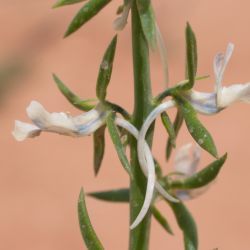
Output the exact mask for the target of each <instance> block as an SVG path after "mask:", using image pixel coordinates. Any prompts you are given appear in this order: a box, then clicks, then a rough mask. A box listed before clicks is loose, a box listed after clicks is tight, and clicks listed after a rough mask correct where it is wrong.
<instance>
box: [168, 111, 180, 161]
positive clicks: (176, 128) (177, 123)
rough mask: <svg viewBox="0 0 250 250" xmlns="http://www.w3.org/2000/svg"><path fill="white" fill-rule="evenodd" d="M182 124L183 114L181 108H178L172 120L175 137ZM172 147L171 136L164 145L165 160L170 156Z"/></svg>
mask: <svg viewBox="0 0 250 250" xmlns="http://www.w3.org/2000/svg"><path fill="white" fill-rule="evenodd" d="M182 124H183V115H182V112H181V110H180V109H178V111H177V114H176V117H175V120H174V130H175V138H176V137H177V135H178V133H179V131H180V128H181V126H182ZM172 149H173V144H172V141H171V138H168V141H167V146H166V158H167V160H168V159H169V158H170V156H171V153H172Z"/></svg>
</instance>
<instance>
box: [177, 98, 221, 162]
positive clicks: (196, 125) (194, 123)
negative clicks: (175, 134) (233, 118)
mask: <svg viewBox="0 0 250 250" xmlns="http://www.w3.org/2000/svg"><path fill="white" fill-rule="evenodd" d="M175 100H176V101H177V103H178V106H179V107H180V109H181V110H182V114H183V117H184V120H185V122H186V125H187V128H188V131H189V132H190V134H191V136H192V137H193V138H194V140H195V141H196V142H197V143H198V144H199V145H200V146H201V147H202V148H203V149H204V150H206V151H207V152H209V153H210V154H211V155H212V156H214V157H215V158H218V154H217V149H216V146H215V144H214V141H213V138H212V136H211V135H210V133H209V132H208V131H207V129H206V128H205V127H204V126H203V125H202V123H201V122H200V121H199V119H198V118H197V113H196V111H195V110H194V108H193V107H192V105H191V104H190V103H189V102H188V101H186V100H185V99H184V98H182V97H180V96H178V97H176V98H175Z"/></svg>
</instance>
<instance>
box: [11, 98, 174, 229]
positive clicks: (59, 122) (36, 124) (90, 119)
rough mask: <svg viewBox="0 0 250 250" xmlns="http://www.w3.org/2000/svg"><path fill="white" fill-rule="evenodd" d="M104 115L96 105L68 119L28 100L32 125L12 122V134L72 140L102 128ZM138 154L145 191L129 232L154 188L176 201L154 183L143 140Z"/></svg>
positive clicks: (126, 126)
mask: <svg viewBox="0 0 250 250" xmlns="http://www.w3.org/2000/svg"><path fill="white" fill-rule="evenodd" d="M107 112H108V111H105V110H104V109H103V108H102V107H101V105H97V106H96V108H95V109H92V110H91V111H89V112H87V113H84V114H82V115H79V116H75V117H72V116H70V115H68V114H66V113H63V112H61V113H49V112H48V111H46V110H45V109H44V107H43V106H42V105H41V104H40V103H38V102H36V101H32V102H31V103H30V105H29V106H28V108H27V114H28V117H29V118H30V119H31V120H32V122H33V124H28V123H23V122H21V121H16V123H15V129H14V131H13V135H14V137H15V138H16V140H18V141H23V140H25V139H27V138H33V137H35V136H38V135H40V133H41V132H42V131H47V132H53V133H58V134H63V135H68V136H74V137H79V136H84V135H89V134H91V133H93V132H94V131H96V130H97V129H98V128H99V127H101V126H102V125H104V123H105V119H106V116H107ZM115 123H116V124H117V125H118V126H120V127H123V128H124V129H126V130H127V131H128V132H130V133H131V134H132V135H133V136H135V137H136V138H138V134H139V132H138V130H137V129H136V128H135V127H134V126H133V125H132V124H130V123H129V122H128V121H126V120H123V119H121V118H116V119H115ZM141 153H142V155H143V157H144V159H145V164H143V165H141V167H142V171H143V173H144V174H145V175H146V177H147V188H146V194H145V199H144V203H143V206H142V208H141V211H140V212H139V214H138V216H137V218H136V219H135V221H134V222H133V223H132V225H131V229H133V228H135V227H136V226H137V225H138V224H139V223H140V222H141V221H142V220H143V218H144V217H145V215H146V214H147V212H148V210H149V208H150V206H151V203H152V199H153V194H154V188H155V186H156V188H157V189H159V190H160V191H159V192H160V193H162V195H164V196H165V197H166V198H168V199H170V200H171V201H176V199H175V198H173V197H172V196H170V195H169V194H168V193H167V192H166V191H165V190H164V189H163V188H162V187H161V186H160V184H159V183H158V182H155V165H154V160H153V156H152V154H151V151H150V148H149V146H148V145H147V143H146V142H145V141H144V142H143V148H142V152H141Z"/></svg>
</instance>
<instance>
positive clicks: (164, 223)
mask: <svg viewBox="0 0 250 250" xmlns="http://www.w3.org/2000/svg"><path fill="white" fill-rule="evenodd" d="M151 212H152V214H153V216H154V218H155V219H156V220H157V222H158V223H159V224H160V225H161V226H162V227H163V228H164V229H165V230H166V231H167V232H168V233H169V234H171V235H173V231H172V229H171V227H170V225H169V223H168V221H167V220H166V218H165V217H164V216H163V215H162V214H161V212H160V211H159V210H158V209H157V208H156V207H152V208H151Z"/></svg>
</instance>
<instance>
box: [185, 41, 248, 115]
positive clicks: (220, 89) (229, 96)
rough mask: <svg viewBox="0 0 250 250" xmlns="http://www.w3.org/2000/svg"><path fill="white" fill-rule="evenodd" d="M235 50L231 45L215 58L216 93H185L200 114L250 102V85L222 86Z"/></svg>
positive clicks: (190, 91)
mask: <svg viewBox="0 0 250 250" xmlns="http://www.w3.org/2000/svg"><path fill="white" fill-rule="evenodd" d="M233 50H234V45H233V44H232V43H229V44H228V46H227V50H226V53H225V54H223V53H218V54H217V55H216V56H215V58H214V74H215V90H214V92H211V93H204V92H199V91H195V90H189V91H184V93H183V95H184V97H185V98H186V99H188V100H189V101H190V103H191V104H192V105H193V107H194V108H195V109H196V110H197V111H198V112H200V113H203V114H207V115H210V114H214V113H218V112H219V111H221V110H222V109H224V108H226V107H228V106H229V105H231V104H233V103H234V102H237V101H243V102H250V83H246V84H233V85H231V86H228V87H224V86H222V80H223V75H224V72H225V69H226V66H227V64H228V62H229V60H230V58H231V56H232V53H233Z"/></svg>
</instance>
